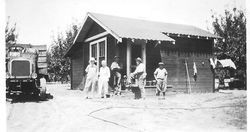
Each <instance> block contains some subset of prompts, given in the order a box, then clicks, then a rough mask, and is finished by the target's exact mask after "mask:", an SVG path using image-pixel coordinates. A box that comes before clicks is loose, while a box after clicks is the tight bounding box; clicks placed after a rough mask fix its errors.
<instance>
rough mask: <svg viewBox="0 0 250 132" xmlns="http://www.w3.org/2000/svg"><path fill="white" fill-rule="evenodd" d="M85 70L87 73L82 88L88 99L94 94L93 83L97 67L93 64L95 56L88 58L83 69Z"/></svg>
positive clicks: (95, 79)
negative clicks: (87, 62) (86, 64)
mask: <svg viewBox="0 0 250 132" xmlns="http://www.w3.org/2000/svg"><path fill="white" fill-rule="evenodd" d="M85 72H86V73H87V77H86V82H85V88H84V90H85V91H86V93H87V97H86V99H89V98H93V96H94V90H95V85H96V81H97V77H98V69H97V66H96V65H95V58H90V60H89V65H88V66H87V68H86V69H85ZM89 94H91V95H89Z"/></svg>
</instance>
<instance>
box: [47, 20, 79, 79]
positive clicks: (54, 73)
mask: <svg viewBox="0 0 250 132" xmlns="http://www.w3.org/2000/svg"><path fill="white" fill-rule="evenodd" d="M77 32H78V26H77V24H72V25H71V26H70V28H69V29H68V30H66V31H65V34H62V33H59V34H58V35H57V37H56V38H55V39H54V41H53V43H52V47H51V48H50V50H49V51H48V53H47V58H48V73H49V75H50V77H51V78H52V80H53V81H61V82H64V81H69V75H70V70H71V69H70V60H69V58H64V54H65V53H66V51H67V49H68V48H69V46H70V45H72V44H73V42H74V38H75V37H76V35H77Z"/></svg>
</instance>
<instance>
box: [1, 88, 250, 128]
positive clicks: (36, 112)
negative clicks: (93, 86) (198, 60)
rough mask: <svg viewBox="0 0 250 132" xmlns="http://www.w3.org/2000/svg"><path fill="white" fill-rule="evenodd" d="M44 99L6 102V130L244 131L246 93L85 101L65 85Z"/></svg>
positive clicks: (126, 95) (128, 96) (151, 95)
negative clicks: (49, 97)
mask: <svg viewBox="0 0 250 132" xmlns="http://www.w3.org/2000/svg"><path fill="white" fill-rule="evenodd" d="M48 92H49V93H50V94H52V95H53V96H54V98H53V99H50V100H48V101H35V100H24V101H15V102H10V101H7V103H6V105H7V131H8V132H83V131H84V132H87V131H91V132H95V131H102V132H106V131H107V132H110V131H116V132H120V131H121V132H123V131H124V132H130V131H131V132H133V131H143V132H144V131H145V132H153V131H154V132H162V131H183V132H184V131H185V132H186V131H199V132H201V131H205V132H206V131H209V132H212V131H220V132H221V131H223V132H236V131H237V132H238V131H247V128H246V124H247V121H246V120H247V117H246V102H247V101H246V100H247V94H246V91H241V90H231V91H221V92H218V93H203V94H201V93H200V94H190V95H189V94H183V93H174V92H169V93H167V95H166V98H165V99H163V98H162V97H155V96H154V92H153V90H147V98H146V100H134V99H133V94H132V93H131V92H126V93H124V94H123V95H122V96H119V97H118V96H114V97H112V98H108V99H85V98H84V93H83V92H82V91H79V90H70V89H69V85H65V84H64V85H61V84H53V85H52V84H50V85H48Z"/></svg>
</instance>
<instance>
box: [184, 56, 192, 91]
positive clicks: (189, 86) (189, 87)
mask: <svg viewBox="0 0 250 132" xmlns="http://www.w3.org/2000/svg"><path fill="white" fill-rule="evenodd" d="M185 65H186V72H187V80H188V93H189V94H190V93H191V83H190V77H189V72H188V65H187V60H185Z"/></svg>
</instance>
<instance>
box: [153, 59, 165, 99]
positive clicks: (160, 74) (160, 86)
mask: <svg viewBox="0 0 250 132" xmlns="http://www.w3.org/2000/svg"><path fill="white" fill-rule="evenodd" d="M163 66H164V63H163V62H160V63H159V68H157V69H156V70H155V72H154V77H155V80H156V81H157V84H156V96H159V95H160V93H161V92H162V94H163V96H165V92H166V88H167V75H168V72H167V70H166V69H165V68H164V67H163Z"/></svg>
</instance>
